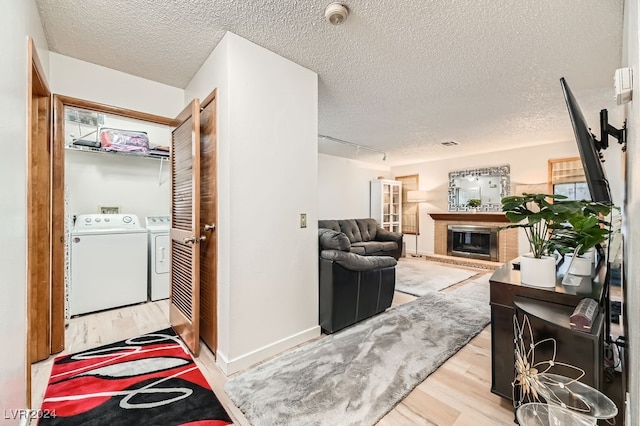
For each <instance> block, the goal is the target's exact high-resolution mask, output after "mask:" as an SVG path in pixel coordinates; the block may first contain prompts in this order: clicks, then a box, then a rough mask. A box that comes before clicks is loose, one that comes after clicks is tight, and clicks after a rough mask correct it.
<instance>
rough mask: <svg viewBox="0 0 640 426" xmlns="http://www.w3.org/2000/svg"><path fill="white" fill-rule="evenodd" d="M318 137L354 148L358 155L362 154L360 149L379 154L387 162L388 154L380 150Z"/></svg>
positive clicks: (323, 136) (322, 136)
mask: <svg viewBox="0 0 640 426" xmlns="http://www.w3.org/2000/svg"><path fill="white" fill-rule="evenodd" d="M318 137H319V138H320V139H324V140H329V141H333V142H338V143H341V144H344V145H349V146H352V147H354V148H355V149H356V153H360V149H366V150H367V151H372V152H377V153H378V154H382V161H387V153H386V152H384V151H381V150H379V149H375V148H371V147H368V146H366V145H360V144H357V143H353V142H348V141H344V140H342V139H337V138H333V137H331V136H325V135H318Z"/></svg>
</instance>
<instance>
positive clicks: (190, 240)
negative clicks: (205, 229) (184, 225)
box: [182, 235, 196, 244]
mask: <svg viewBox="0 0 640 426" xmlns="http://www.w3.org/2000/svg"><path fill="white" fill-rule="evenodd" d="M182 242H183V243H185V244H193V243H195V242H196V237H195V236H193V235H192V236H190V237H187V238H185V239H184V240H182Z"/></svg>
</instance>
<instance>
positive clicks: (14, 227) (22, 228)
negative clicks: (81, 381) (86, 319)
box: [0, 0, 45, 425]
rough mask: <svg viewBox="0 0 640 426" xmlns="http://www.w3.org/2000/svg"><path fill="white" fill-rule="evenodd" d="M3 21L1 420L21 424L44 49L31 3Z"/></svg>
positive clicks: (8, 11) (6, 13)
mask: <svg viewBox="0 0 640 426" xmlns="http://www.w3.org/2000/svg"><path fill="white" fill-rule="evenodd" d="M2 6H3V10H2V14H1V17H0V55H1V56H2V61H0V75H1V76H2V78H1V79H0V117H2V118H1V119H0V145H1V146H2V156H0V182H2V184H3V187H2V197H0V217H1V218H2V220H0V239H1V240H2V244H1V246H0V271H2V278H1V279H0V294H1V295H2V296H1V297H0V341H1V342H2V344H3V345H4V347H5V348H6V350H3V351H0V405H1V407H0V409H2V410H3V411H2V414H1V415H0V424H1V425H14V424H18V423H19V420H18V419H12V418H11V417H12V416H11V412H10V410H12V409H13V410H17V409H24V408H26V407H27V394H26V369H27V364H26V344H27V338H26V337H27V336H26V335H27V330H26V320H27V316H26V282H27V275H26V274H27V269H26V262H27V259H26V238H27V235H26V204H27V191H26V184H27V183H26V163H27V119H26V117H27V72H28V66H29V67H30V64H27V35H31V36H32V37H33V38H34V41H35V43H36V45H40V46H42V45H45V43H44V42H43V40H42V33H43V31H42V27H41V25H40V18H39V17H38V14H37V10H36V7H35V3H34V2H33V1H32V0H28V1H24V0H11V1H5V2H3V4H2Z"/></svg>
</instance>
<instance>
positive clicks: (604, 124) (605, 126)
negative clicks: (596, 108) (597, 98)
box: [596, 109, 627, 152]
mask: <svg viewBox="0 0 640 426" xmlns="http://www.w3.org/2000/svg"><path fill="white" fill-rule="evenodd" d="M609 136H613V137H614V138H616V139H617V140H618V143H619V144H621V145H622V151H623V152H624V151H626V150H627V120H624V123H622V128H621V129H616V128H615V127H613V126H612V125H611V124H609V113H608V111H607V110H606V109H601V110H600V140H599V141H598V140H597V139H596V148H597V149H598V151H600V150H603V149H607V148H608V147H609Z"/></svg>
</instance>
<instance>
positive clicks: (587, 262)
mask: <svg viewBox="0 0 640 426" xmlns="http://www.w3.org/2000/svg"><path fill="white" fill-rule="evenodd" d="M565 262H568V263H569V266H568V269H567V273H568V274H572V275H580V276H584V277H588V276H592V275H593V272H594V264H593V258H592V257H591V256H589V255H588V254H587V255H582V256H578V257H575V258H574V256H573V255H572V254H566V255H565Z"/></svg>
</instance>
